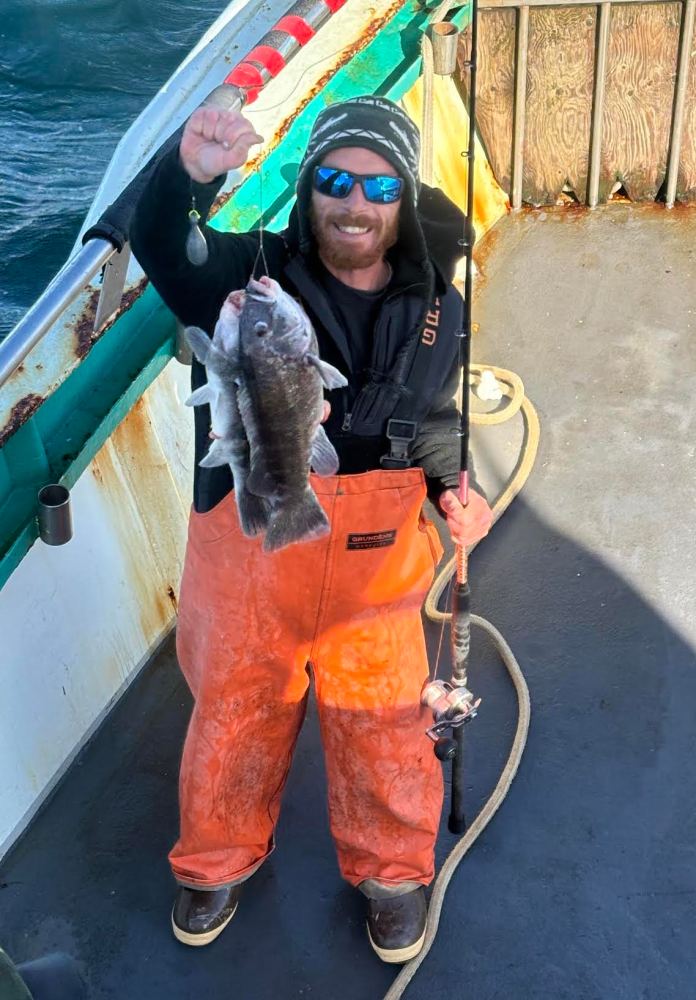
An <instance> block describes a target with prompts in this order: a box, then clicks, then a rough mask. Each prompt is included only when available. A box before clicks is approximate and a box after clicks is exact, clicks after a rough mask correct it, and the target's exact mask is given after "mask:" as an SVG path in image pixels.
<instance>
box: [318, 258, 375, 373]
mask: <svg viewBox="0 0 696 1000" xmlns="http://www.w3.org/2000/svg"><path fill="white" fill-rule="evenodd" d="M318 277H319V280H320V281H321V283H322V285H323V287H324V289H325V291H326V293H327V295H328V298H329V302H330V303H331V308H332V310H333V313H334V315H335V317H336V319H337V320H338V322H339V323H340V325H341V328H342V329H343V332H344V333H345V335H346V338H347V340H348V344H349V346H350V356H351V362H352V365H351V367H352V369H353V370H352V372H351V373H349V374H348V381H349V382H350V386H351V389H352V390H353V392H357V391H358V389H359V388H360V387H361V386H362V384H363V382H364V381H365V371H366V370H367V369H368V368H369V367H370V362H371V360H372V345H373V341H374V329H375V323H376V322H377V317H378V315H379V310H380V307H381V305H382V302H383V300H384V298H385V296H386V294H387V290H388V288H389V284H387V285H385V287H384V288H380V289H379V290H378V291H376V292H363V291H360V290H359V289H357V288H351V287H350V285H344V283H343V282H342V281H339V280H338V278H335V277H334V276H333V274H331V272H330V271H328V270H327V269H326V268H325V267H324V265H323V264H319V272H318Z"/></svg>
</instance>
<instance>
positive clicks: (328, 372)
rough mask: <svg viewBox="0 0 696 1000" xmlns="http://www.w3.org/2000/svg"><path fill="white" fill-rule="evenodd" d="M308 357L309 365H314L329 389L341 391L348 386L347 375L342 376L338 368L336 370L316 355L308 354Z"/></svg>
mask: <svg viewBox="0 0 696 1000" xmlns="http://www.w3.org/2000/svg"><path fill="white" fill-rule="evenodd" d="M306 357H307V364H308V365H314V367H315V368H316V369H317V371H318V372H319V374H320V375H321V380H322V382H323V383H324V385H325V386H326V388H327V389H340V388H341V387H342V386H344V385H348V379H347V378H346V377H345V375H342V374H341V373H340V371H339V370H338V368H334V366H333V365H330V364H329V363H328V361H322V360H321V358H320V357H318V356H317V355H316V354H307V355H306Z"/></svg>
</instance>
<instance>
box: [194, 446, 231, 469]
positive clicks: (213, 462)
mask: <svg viewBox="0 0 696 1000" xmlns="http://www.w3.org/2000/svg"><path fill="white" fill-rule="evenodd" d="M198 464H199V465H200V467H201V469H214V468H216V467H217V466H218V465H228V464H229V457H228V455H227V454H226V451H225V449H224V448H223V447H222V446H221V444H220V442H219V441H217V440H216V441H213V443H212V445H211V446H210V449H209V450H208V454H207V455H204V456H203V458H202V459H201V460H200V462H199V463H198Z"/></svg>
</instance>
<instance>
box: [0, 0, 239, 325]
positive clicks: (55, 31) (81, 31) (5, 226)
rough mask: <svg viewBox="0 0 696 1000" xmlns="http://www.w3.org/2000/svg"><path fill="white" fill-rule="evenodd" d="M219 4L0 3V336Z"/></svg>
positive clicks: (37, 287) (59, 256)
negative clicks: (137, 120) (126, 137)
mask: <svg viewBox="0 0 696 1000" xmlns="http://www.w3.org/2000/svg"><path fill="white" fill-rule="evenodd" d="M226 6H227V3H226V2H224V0H0V198H1V203H0V339H2V337H3V336H5V335H6V334H7V333H8V332H9V331H10V330H11V329H12V327H13V326H14V325H15V323H17V321H18V320H19V319H20V318H21V316H22V315H23V314H24V313H25V312H26V310H27V309H28V308H29V307H30V306H31V304H32V303H33V302H34V300H35V299H36V297H37V295H39V294H40V293H41V291H42V290H43V289H44V288H45V286H46V285H47V284H48V282H49V281H50V279H51V278H52V277H53V275H54V274H55V272H56V271H57V270H58V269H59V267H60V266H61V265H62V264H63V262H64V261H65V259H66V258H67V255H68V254H69V252H70V250H71V249H72V245H73V243H74V241H75V239H76V237H77V234H78V231H79V229H80V225H81V223H82V220H83V219H84V217H85V215H86V213H87V210H88V209H89V206H90V204H91V202H92V199H93V198H94V195H95V193H96V190H97V187H98V186H99V182H100V179H101V177H102V175H103V173H104V170H105V169H106V167H107V165H108V163H109V160H110V159H111V156H112V154H113V151H114V149H115V147H116V145H117V143H118V141H119V139H120V138H121V136H122V135H123V133H124V132H125V131H126V129H127V128H128V127H129V125H130V124H131V123H132V122H133V120H134V119H135V118H136V117H137V116H138V114H139V113H140V112H141V111H142V109H143V108H144V107H145V105H146V104H147V103H148V102H149V100H150V99H151V98H152V97H153V96H154V95H155V94H156V93H157V91H158V90H159V88H160V87H161V86H162V84H163V83H164V82H165V81H166V80H167V78H168V77H169V76H170V74H171V73H172V72H173V71H174V70H175V69H176V67H177V66H178V64H179V63H180V62H181V60H182V59H183V58H184V57H185V56H186V54H187V53H188V52H189V51H190V49H191V48H192V47H193V46H194V45H195V44H196V42H197V41H198V39H199V38H200V37H201V35H202V34H203V33H204V32H205V30H206V29H207V28H208V27H209V26H210V24H211V23H212V22H213V21H214V20H215V18H216V17H217V16H218V14H219V13H220V12H221V11H222V10H224V9H225V7H226ZM223 75H224V74H223Z"/></svg>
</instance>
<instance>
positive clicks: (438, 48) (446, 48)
mask: <svg viewBox="0 0 696 1000" xmlns="http://www.w3.org/2000/svg"><path fill="white" fill-rule="evenodd" d="M430 42H431V44H432V46H433V72H434V73H437V75H438V76H452V74H453V73H454V71H455V70H456V68H457V47H458V45H459V28H458V27H457V25H456V24H452V23H451V22H450V21H437V22H436V23H435V24H432V25H431V26H430Z"/></svg>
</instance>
